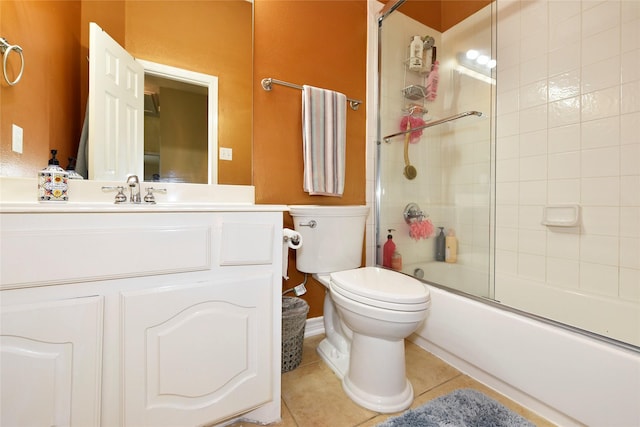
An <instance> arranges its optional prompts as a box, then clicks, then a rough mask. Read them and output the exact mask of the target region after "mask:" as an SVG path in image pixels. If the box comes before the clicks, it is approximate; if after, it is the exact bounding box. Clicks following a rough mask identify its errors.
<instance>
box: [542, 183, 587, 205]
mask: <svg viewBox="0 0 640 427" xmlns="http://www.w3.org/2000/svg"><path fill="white" fill-rule="evenodd" d="M547 193H548V194H547V202H548V203H549V204H572V203H573V204H579V203H580V180H579V179H554V180H549V184H548V186H547Z"/></svg>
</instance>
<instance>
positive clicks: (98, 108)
mask: <svg viewBox="0 0 640 427" xmlns="http://www.w3.org/2000/svg"><path fill="white" fill-rule="evenodd" d="M89 56H90V57H89V143H88V164H89V165H90V167H89V179H97V180H106V181H124V180H125V179H126V177H127V175H129V174H136V175H138V176H140V177H142V176H144V94H143V92H144V68H143V66H142V65H141V64H139V63H138V62H137V61H136V60H135V59H134V58H133V57H132V56H131V55H129V53H127V51H126V50H124V48H122V47H121V46H120V45H119V44H118V43H117V42H116V41H115V40H113V39H112V38H111V37H110V36H109V34H107V33H106V32H105V31H104V30H102V28H100V27H99V26H98V25H97V24H95V23H93V22H92V23H90V25H89Z"/></svg>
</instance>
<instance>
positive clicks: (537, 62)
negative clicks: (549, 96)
mask: <svg viewBox="0 0 640 427" xmlns="http://www.w3.org/2000/svg"><path fill="white" fill-rule="evenodd" d="M547 63H548V56H547V54H546V53H545V54H544V55H538V56H536V57H526V58H525V59H523V60H522V62H521V64H520V85H521V86H522V85H526V84H529V83H533V82H535V81H537V80H542V79H546V78H547V74H548V72H547Z"/></svg>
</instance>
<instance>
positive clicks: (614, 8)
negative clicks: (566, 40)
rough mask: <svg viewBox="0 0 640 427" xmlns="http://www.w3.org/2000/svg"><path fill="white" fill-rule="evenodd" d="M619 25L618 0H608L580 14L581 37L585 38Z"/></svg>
mask: <svg viewBox="0 0 640 427" xmlns="http://www.w3.org/2000/svg"><path fill="white" fill-rule="evenodd" d="M619 25H620V2H619V1H617V0H609V1H606V2H604V3H601V4H599V5H597V6H595V7H593V8H591V9H588V10H585V11H584V12H583V14H582V37H583V38H587V37H590V36H593V35H594V34H598V33H601V32H603V31H605V30H608V29H611V28H614V27H618V26H619Z"/></svg>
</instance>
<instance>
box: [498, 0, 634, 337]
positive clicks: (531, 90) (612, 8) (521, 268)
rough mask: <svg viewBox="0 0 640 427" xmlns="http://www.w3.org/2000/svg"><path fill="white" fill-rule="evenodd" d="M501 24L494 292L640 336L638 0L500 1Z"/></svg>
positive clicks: (575, 320) (541, 310) (605, 330)
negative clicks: (577, 219) (571, 222)
mask: <svg viewBox="0 0 640 427" xmlns="http://www.w3.org/2000/svg"><path fill="white" fill-rule="evenodd" d="M497 34H498V37H497V59H498V67H497V81H498V85H497V127H496V131H497V140H496V298H497V299H499V300H502V301H503V302H505V303H507V304H510V305H515V306H518V307H520V308H522V309H524V310H526V311H532V312H535V313H538V314H541V315H543V316H548V317H551V318H554V319H558V320H561V321H563V322H566V323H569V324H573V325H577V326H578V327H582V328H585V329H589V330H592V331H594V332H597V333H600V334H604V335H608V336H612V337H614V338H616V339H619V340H622V341H626V342H631V343H633V344H635V345H640V326H639V324H638V312H639V310H640V2H638V1H629V0H622V1H618V0H609V1H580V0H570V1H566V0H565V1H547V0H537V1H517V0H516V1H514V0H498V23H497ZM549 204H579V205H580V206H581V208H582V225H581V226H580V227H577V228H562V229H558V228H555V229H554V228H551V227H545V226H543V225H541V220H542V213H543V207H544V206H545V205H549ZM552 301H553V303H551V302H552ZM572 307H582V310H579V309H577V308H574V309H572ZM585 308H586V310H584V309H585ZM584 311H586V312H584ZM594 313H598V315H597V316H595V315H594ZM594 316H595V319H597V320H594Z"/></svg>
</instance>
